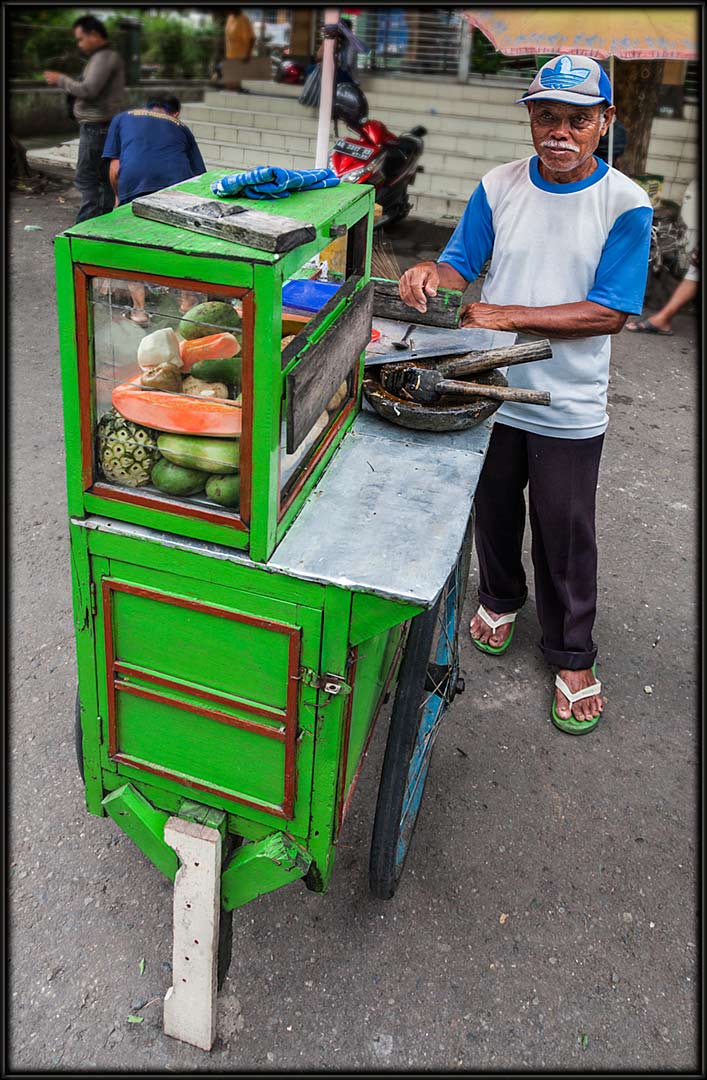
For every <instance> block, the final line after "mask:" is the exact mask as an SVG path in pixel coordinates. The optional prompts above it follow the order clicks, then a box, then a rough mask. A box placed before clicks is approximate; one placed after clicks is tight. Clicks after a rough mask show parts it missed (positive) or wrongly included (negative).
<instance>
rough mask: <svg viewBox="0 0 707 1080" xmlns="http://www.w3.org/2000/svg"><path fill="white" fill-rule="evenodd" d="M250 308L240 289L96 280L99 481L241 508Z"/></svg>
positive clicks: (92, 302)
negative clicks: (245, 337)
mask: <svg viewBox="0 0 707 1080" xmlns="http://www.w3.org/2000/svg"><path fill="white" fill-rule="evenodd" d="M241 315H242V305H241V301H240V300H237V299H235V298H233V297H232V296H223V295H216V294H211V293H209V292H208V291H206V290H203V291H202V290H199V291H187V290H185V289H180V288H179V287H178V286H170V285H160V284H155V283H153V282H148V281H140V280H137V279H134V278H124V279H117V278H100V277H95V278H92V279H90V283H89V333H90V334H91V338H92V355H93V362H94V374H95V405H96V425H97V427H96V441H95V458H94V461H95V467H94V477H95V479H96V480H100V481H102V482H104V483H108V484H111V485H113V486H115V487H119V488H129V489H139V490H140V491H142V492H144V493H145V494H148V493H152V494H161V495H169V496H171V497H173V498H176V499H178V500H180V501H181V500H184V501H185V502H187V503H189V504H196V505H200V506H203V507H209V508H211V509H215V510H216V509H219V510H220V509H224V508H225V509H227V510H228V511H230V512H232V513H234V514H237V512H238V506H239V492H240V462H239V457H240V454H239V451H240V436H241V418H242V392H241V361H242V352H241V350H242V327H241Z"/></svg>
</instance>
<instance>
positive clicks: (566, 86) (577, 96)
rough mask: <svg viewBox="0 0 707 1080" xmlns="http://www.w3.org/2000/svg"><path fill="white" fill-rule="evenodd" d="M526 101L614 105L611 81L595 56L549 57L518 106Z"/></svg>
mask: <svg viewBox="0 0 707 1080" xmlns="http://www.w3.org/2000/svg"><path fill="white" fill-rule="evenodd" d="M526 101H564V102H565V103H566V104H567V105H599V104H601V102H602V101H604V102H606V104H607V105H611V82H610V81H609V77H608V75H607V74H606V72H605V71H604V69H603V68H602V66H601V65H600V64H598V63H597V62H596V60H592V58H591V56H572V55H570V54H567V53H566V54H564V55H563V56H556V57H555V58H554V59H553V60H548V62H547V63H546V64H543V66H542V67H541V68H540V70H539V71H538V73H537V75H536V76H535V78H534V79H533V81H532V82H531V84H530V86H529V87H528V89H527V90H526V92H525V93H524V94H523V97H522V98H518V100H517V101H516V105H519V104H521V103H522V102H526Z"/></svg>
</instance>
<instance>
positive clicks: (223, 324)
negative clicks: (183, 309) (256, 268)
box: [178, 300, 241, 341]
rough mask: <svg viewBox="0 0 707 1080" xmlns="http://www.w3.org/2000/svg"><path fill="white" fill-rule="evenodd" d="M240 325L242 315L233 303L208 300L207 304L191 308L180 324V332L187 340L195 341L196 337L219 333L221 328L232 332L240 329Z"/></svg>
mask: <svg viewBox="0 0 707 1080" xmlns="http://www.w3.org/2000/svg"><path fill="white" fill-rule="evenodd" d="M240 325H241V320H240V316H239V314H238V312H237V311H236V309H235V308H234V307H233V306H232V305H231V304H226V303H224V302H223V301H222V300H208V301H207V302H206V303H205V304H197V305H196V306H195V307H193V308H189V311H187V313H186V315H185V316H184V318H183V319H182V321H181V322H180V324H179V330H178V333H179V334H181V336H182V337H183V338H184V339H185V341H193V340H194V339H195V338H202V337H209V336H210V335H211V334H218V332H219V331H220V330H228V331H229V333H232V332H233V331H234V330H238V329H240Z"/></svg>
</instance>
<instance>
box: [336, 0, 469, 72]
mask: <svg viewBox="0 0 707 1080" xmlns="http://www.w3.org/2000/svg"><path fill="white" fill-rule="evenodd" d="M462 17H463V16H462V14H461V11H460V10H459V9H454V8H433V7H429V8H417V9H415V8H367V9H365V10H362V11H361V14H359V15H356V16H352V17H351V22H352V26H353V29H354V31H355V33H356V34H357V35H358V37H360V38H361V40H362V41H363V42H364V43H365V44H366V45H367V46H368V48H369V50H370V51H369V52H368V53H366V54H364V55H360V56H359V58H358V67H359V70H360V71H367V72H370V73H371V74H373V73H375V72H385V73H386V74H390V75H456V72H457V66H458V63H459V49H460V43H461V27H462Z"/></svg>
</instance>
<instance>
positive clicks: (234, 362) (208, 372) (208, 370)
mask: <svg viewBox="0 0 707 1080" xmlns="http://www.w3.org/2000/svg"><path fill="white" fill-rule="evenodd" d="M242 366H243V360H242V358H241V357H240V356H230V357H225V358H224V359H222V360H198V361H197V362H196V363H195V364H193V365H192V366H191V368H190V369H189V374H190V375H193V376H194V377H195V378H197V379H206V381H207V382H224V383H228V385H229V386H238V388H239V389H240V384H241V369H242Z"/></svg>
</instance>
